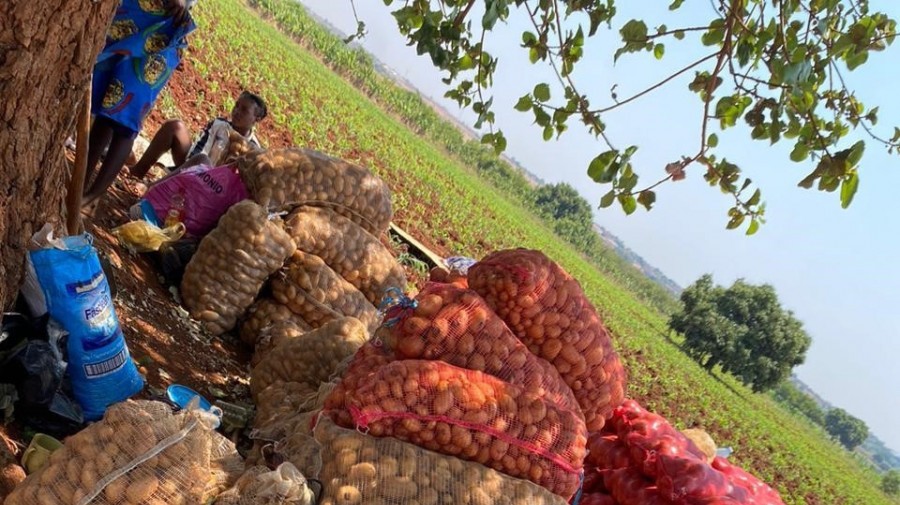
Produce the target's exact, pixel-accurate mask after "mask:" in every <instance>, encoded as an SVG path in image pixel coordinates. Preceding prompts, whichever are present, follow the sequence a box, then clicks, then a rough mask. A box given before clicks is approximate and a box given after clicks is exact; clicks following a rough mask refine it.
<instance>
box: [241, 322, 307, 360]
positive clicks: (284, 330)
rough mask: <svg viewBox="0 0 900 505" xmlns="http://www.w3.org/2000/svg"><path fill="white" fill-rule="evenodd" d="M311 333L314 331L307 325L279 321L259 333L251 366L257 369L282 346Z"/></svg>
mask: <svg viewBox="0 0 900 505" xmlns="http://www.w3.org/2000/svg"><path fill="white" fill-rule="evenodd" d="M310 331H312V329H311V328H309V326H307V325H306V324H305V323H304V324H303V325H298V324H296V323H295V322H293V321H279V322H276V323H274V324H272V325H270V326H267V327H266V328H264V329H263V330H262V331H260V332H259V338H258V339H257V342H256V347H255V349H254V351H253V357H252V358H251V359H250V366H253V367H255V366H256V365H258V364H259V363H260V362H261V361H262V360H263V358H265V357H266V356H268V355H269V354H270V353H271V352H272V351H273V350H275V349H276V348H277V347H278V346H280V345H281V344H283V343H285V342H288V341H290V340H294V339H298V338H302V337H303V336H304V335H306V334H307V333H309V332H310Z"/></svg>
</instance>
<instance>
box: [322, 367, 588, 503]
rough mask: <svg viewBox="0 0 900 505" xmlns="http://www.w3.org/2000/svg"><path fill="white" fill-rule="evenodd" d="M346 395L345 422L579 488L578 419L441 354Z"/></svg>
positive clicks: (581, 431)
mask: <svg viewBox="0 0 900 505" xmlns="http://www.w3.org/2000/svg"><path fill="white" fill-rule="evenodd" d="M345 395H346V398H345V401H346V403H347V410H348V411H349V412H350V413H351V415H352V417H353V424H352V425H350V426H344V427H345V428H357V429H366V430H368V434H369V435H372V436H375V437H394V438H397V439H400V440H403V441H406V442H411V443H413V444H416V445H418V446H419V447H422V448H425V449H428V450H431V451H435V452H439V453H441V454H447V455H450V456H456V457H458V458H460V459H464V460H467V461H475V462H478V463H481V464H483V465H485V466H487V467H490V468H493V469H495V470H497V471H500V472H503V473H505V474H507V475H510V476H512V477H519V478H522V479H527V480H530V481H532V482H534V483H535V484H538V485H541V486H543V487H545V488H546V489H548V490H550V491H552V492H554V493H556V494H558V495H560V496H562V497H564V498H571V497H572V496H573V495H574V494H575V491H576V490H577V489H578V485H579V480H580V473H581V469H582V466H583V462H584V455H585V444H586V442H587V429H586V428H585V426H584V422H583V421H582V420H581V418H580V416H578V415H577V414H576V413H574V412H572V411H567V410H563V409H561V408H559V407H557V406H556V405H554V404H552V403H548V402H546V401H544V400H542V399H541V398H539V397H537V396H535V395H533V394H531V393H528V392H526V391H525V390H524V389H523V388H522V387H520V386H516V385H514V384H509V383H507V382H503V381H502V380H500V379H497V378H495V377H492V376H490V375H486V374H483V373H481V372H475V371H472V370H464V369H461V368H458V367H454V366H452V365H448V364H446V363H442V362H440V361H421V360H404V361H394V362H391V363H389V364H387V365H384V366H381V367H380V368H378V369H377V370H376V371H375V373H374V374H373V375H372V376H371V380H366V381H364V382H361V383H360V384H359V386H358V389H356V390H349V389H348V390H347V391H346V392H345ZM338 424H339V423H338Z"/></svg>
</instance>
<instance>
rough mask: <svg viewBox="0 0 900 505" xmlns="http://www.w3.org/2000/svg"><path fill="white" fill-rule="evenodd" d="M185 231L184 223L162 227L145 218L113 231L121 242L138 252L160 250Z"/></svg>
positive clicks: (181, 235)
mask: <svg viewBox="0 0 900 505" xmlns="http://www.w3.org/2000/svg"><path fill="white" fill-rule="evenodd" d="M184 233H185V227H184V223H177V224H175V225H173V226H169V227H168V228H165V229H162V228H159V227H158V226H156V225H153V224H151V223H149V222H147V221H144V220H143V219H141V220H138V221H131V222H128V223H125V224H123V225H122V226H119V227H118V228H115V229H114V230H113V231H112V234H113V235H115V236H116V238H117V239H118V240H119V244H121V245H122V246H124V247H127V248H128V249H131V250H133V251H136V252H153V251H158V250H160V248H161V247H162V246H164V245H166V244H170V243H172V242H175V241H176V240H178V239H180V238H181V237H183V236H184Z"/></svg>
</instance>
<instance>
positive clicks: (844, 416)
mask: <svg viewBox="0 0 900 505" xmlns="http://www.w3.org/2000/svg"><path fill="white" fill-rule="evenodd" d="M825 429H826V430H828V433H830V434H831V436H833V437H835V438H837V439H838V440H839V441H840V442H841V444H843V446H844V447H846V448H847V449H848V450H853V449H855V448H856V446H858V445H859V444H861V443H863V442H865V441H866V439H867V438H869V427H868V426H866V423H865V422H864V421H863V420H862V419H857V418H856V417H853V416H852V415H850V413H849V412H847V411H846V410H844V409H837V408H835V409H831V410H829V411H828V413H826V414H825Z"/></svg>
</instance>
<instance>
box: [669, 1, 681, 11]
mask: <svg viewBox="0 0 900 505" xmlns="http://www.w3.org/2000/svg"><path fill="white" fill-rule="evenodd" d="M683 3H684V0H674V1H673V2H672V3H671V4H669V10H670V11H674V10H678V9H679V8H680V7H681V4H683Z"/></svg>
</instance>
